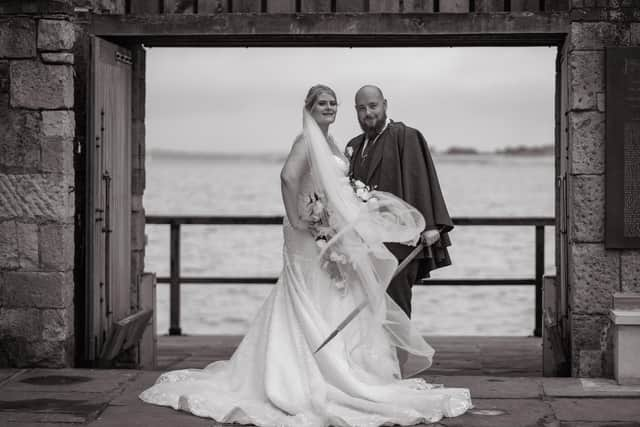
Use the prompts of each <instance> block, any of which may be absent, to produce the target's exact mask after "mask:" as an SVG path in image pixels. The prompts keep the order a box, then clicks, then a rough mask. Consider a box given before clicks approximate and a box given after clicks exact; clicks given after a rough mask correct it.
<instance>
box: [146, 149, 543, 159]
mask: <svg viewBox="0 0 640 427" xmlns="http://www.w3.org/2000/svg"><path fill="white" fill-rule="evenodd" d="M431 154H432V155H434V156H442V155H446V156H478V157H482V156H496V155H498V156H508V157H511V156H512V157H546V156H554V154H555V150H554V147H553V146H552V145H551V146H538V147H506V148H500V149H497V150H495V151H478V150H476V149H475V148H469V147H451V148H448V149H446V150H442V151H439V150H432V151H431ZM147 155H148V156H149V157H151V158H157V159H168V158H170V159H175V160H178V159H183V160H200V161H210V160H222V161H240V160H245V161H260V162H284V161H285V159H286V158H287V154H286V153H272V152H266V153H229V152H196V151H178V150H163V149H152V150H149V151H148V153H147Z"/></svg>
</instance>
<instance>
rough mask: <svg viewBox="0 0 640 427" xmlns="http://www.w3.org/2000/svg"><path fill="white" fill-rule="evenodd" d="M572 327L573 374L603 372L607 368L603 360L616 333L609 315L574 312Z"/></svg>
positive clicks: (584, 374) (583, 374)
mask: <svg viewBox="0 0 640 427" xmlns="http://www.w3.org/2000/svg"><path fill="white" fill-rule="evenodd" d="M570 328H571V349H572V350H571V354H572V355H573V363H572V370H573V372H572V374H573V376H593V374H595V373H597V372H598V370H599V373H602V370H603V369H605V368H606V367H605V366H604V363H602V362H604V359H605V356H606V352H607V351H608V349H609V348H610V343H611V341H612V338H613V335H614V334H613V326H612V324H611V321H610V320H609V318H608V316H607V315H581V314H572V315H571V317H570ZM598 361H600V362H598Z"/></svg>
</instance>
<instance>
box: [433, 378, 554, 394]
mask: <svg viewBox="0 0 640 427" xmlns="http://www.w3.org/2000/svg"><path fill="white" fill-rule="evenodd" d="M424 378H425V380H427V382H429V383H432V384H444V386H445V387H462V388H468V389H469V390H470V391H471V396H472V398H473V399H497V398H504V399H536V398H539V397H540V396H542V382H541V381H540V379H539V378H531V377H528V378H527V377H520V378H518V377H488V376H475V375H474V376H471V375H468V376H459V375H456V376H449V375H436V376H431V375H426V376H424Z"/></svg>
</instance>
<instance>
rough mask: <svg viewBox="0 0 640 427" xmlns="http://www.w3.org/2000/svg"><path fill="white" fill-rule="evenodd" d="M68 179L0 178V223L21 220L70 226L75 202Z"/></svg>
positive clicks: (15, 176) (69, 179)
mask: <svg viewBox="0 0 640 427" xmlns="http://www.w3.org/2000/svg"><path fill="white" fill-rule="evenodd" d="M72 180H73V174H71V175H56V174H48V175H46V176H45V175H40V174H34V175H28V174H24V175H6V174H4V175H3V174H0V198H2V199H3V203H0V220H3V219H15V218H17V217H21V218H22V219H23V220H24V219H25V218H33V219H36V220H42V221H47V220H53V221H57V222H64V223H73V220H74V218H73V216H74V215H75V205H74V203H75V198H74V197H73V193H70V192H69V185H73V181H72Z"/></svg>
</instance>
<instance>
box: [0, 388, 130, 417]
mask: <svg viewBox="0 0 640 427" xmlns="http://www.w3.org/2000/svg"><path fill="white" fill-rule="evenodd" d="M109 398H110V396H107V395H106V394H104V393H87V392H84V393H69V392H61V391H55V392H47V391H35V390H29V391H17V390H4V389H2V390H0V402H2V405H1V406H0V422H2V421H4V422H5V423H7V424H8V423H10V422H29V421H30V422H33V423H34V424H35V423H41V422H54V423H55V422H58V423H60V422H63V423H82V422H85V421H88V420H90V419H92V418H94V417H95V416H97V414H98V413H99V412H100V411H101V410H102V409H103V408H104V406H105V405H106V403H107V402H108V399H109ZM7 424H3V425H7ZM9 425H10V424H9ZM122 425H126V424H122Z"/></svg>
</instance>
